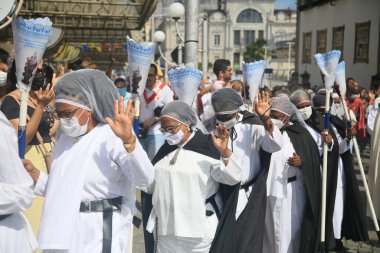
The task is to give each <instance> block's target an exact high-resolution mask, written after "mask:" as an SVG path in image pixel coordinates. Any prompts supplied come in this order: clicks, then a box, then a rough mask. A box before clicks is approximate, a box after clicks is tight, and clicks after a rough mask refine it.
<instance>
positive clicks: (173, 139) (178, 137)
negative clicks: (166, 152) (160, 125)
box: [164, 129, 185, 145]
mask: <svg viewBox="0 0 380 253" xmlns="http://www.w3.org/2000/svg"><path fill="white" fill-rule="evenodd" d="M184 136H185V134H184V132H183V131H182V129H180V130H179V131H178V132H177V133H176V134H172V133H164V137H165V140H166V141H167V142H168V144H169V145H177V144H178V143H180V142H181V141H182V139H183V137H184Z"/></svg>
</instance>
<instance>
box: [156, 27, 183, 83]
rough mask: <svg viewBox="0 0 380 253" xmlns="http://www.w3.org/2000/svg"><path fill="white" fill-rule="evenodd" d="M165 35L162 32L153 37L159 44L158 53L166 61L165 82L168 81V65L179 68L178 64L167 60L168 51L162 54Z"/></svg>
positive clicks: (157, 32)
mask: <svg viewBox="0 0 380 253" xmlns="http://www.w3.org/2000/svg"><path fill="white" fill-rule="evenodd" d="M165 38H166V36H165V33H164V32H162V31H156V32H155V33H154V35H153V39H154V41H156V42H157V45H158V51H159V52H160V56H161V58H162V59H164V61H165V82H167V81H168V65H172V66H177V64H175V63H173V62H171V61H169V60H168V59H167V58H166V56H165V55H166V51H165V54H164V53H163V52H162V49H161V43H162V42H164V41H165Z"/></svg>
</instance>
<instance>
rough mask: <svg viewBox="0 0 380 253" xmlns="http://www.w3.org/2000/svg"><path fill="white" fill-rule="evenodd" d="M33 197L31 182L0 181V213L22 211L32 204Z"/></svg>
mask: <svg viewBox="0 0 380 253" xmlns="http://www.w3.org/2000/svg"><path fill="white" fill-rule="evenodd" d="M33 199H34V194H33V183H32V184H28V183H26V184H17V185H16V184H7V183H0V215H3V214H12V213H16V212H19V211H24V210H25V209H27V208H28V207H29V206H30V205H31V204H32V202H33Z"/></svg>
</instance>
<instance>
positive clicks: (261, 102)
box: [254, 91, 270, 117]
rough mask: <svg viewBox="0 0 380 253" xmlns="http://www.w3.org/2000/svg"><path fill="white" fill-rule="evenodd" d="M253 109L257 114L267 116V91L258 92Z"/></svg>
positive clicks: (268, 112) (268, 107)
mask: <svg viewBox="0 0 380 253" xmlns="http://www.w3.org/2000/svg"><path fill="white" fill-rule="evenodd" d="M254 105H255V111H256V113H257V115H259V116H264V117H269V114H270V110H269V109H270V103H269V94H268V92H265V91H262V92H261V93H258V94H257V95H256V98H255V103H254Z"/></svg>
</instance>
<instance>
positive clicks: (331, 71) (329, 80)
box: [325, 50, 341, 91]
mask: <svg viewBox="0 0 380 253" xmlns="http://www.w3.org/2000/svg"><path fill="white" fill-rule="evenodd" d="M340 54H341V52H340V51H339V50H333V51H330V52H327V53H326V54H325V58H326V70H327V73H328V76H326V80H325V86H326V89H328V90H330V91H332V88H333V85H334V81H335V72H336V67H337V66H338V62H339V58H340Z"/></svg>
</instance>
